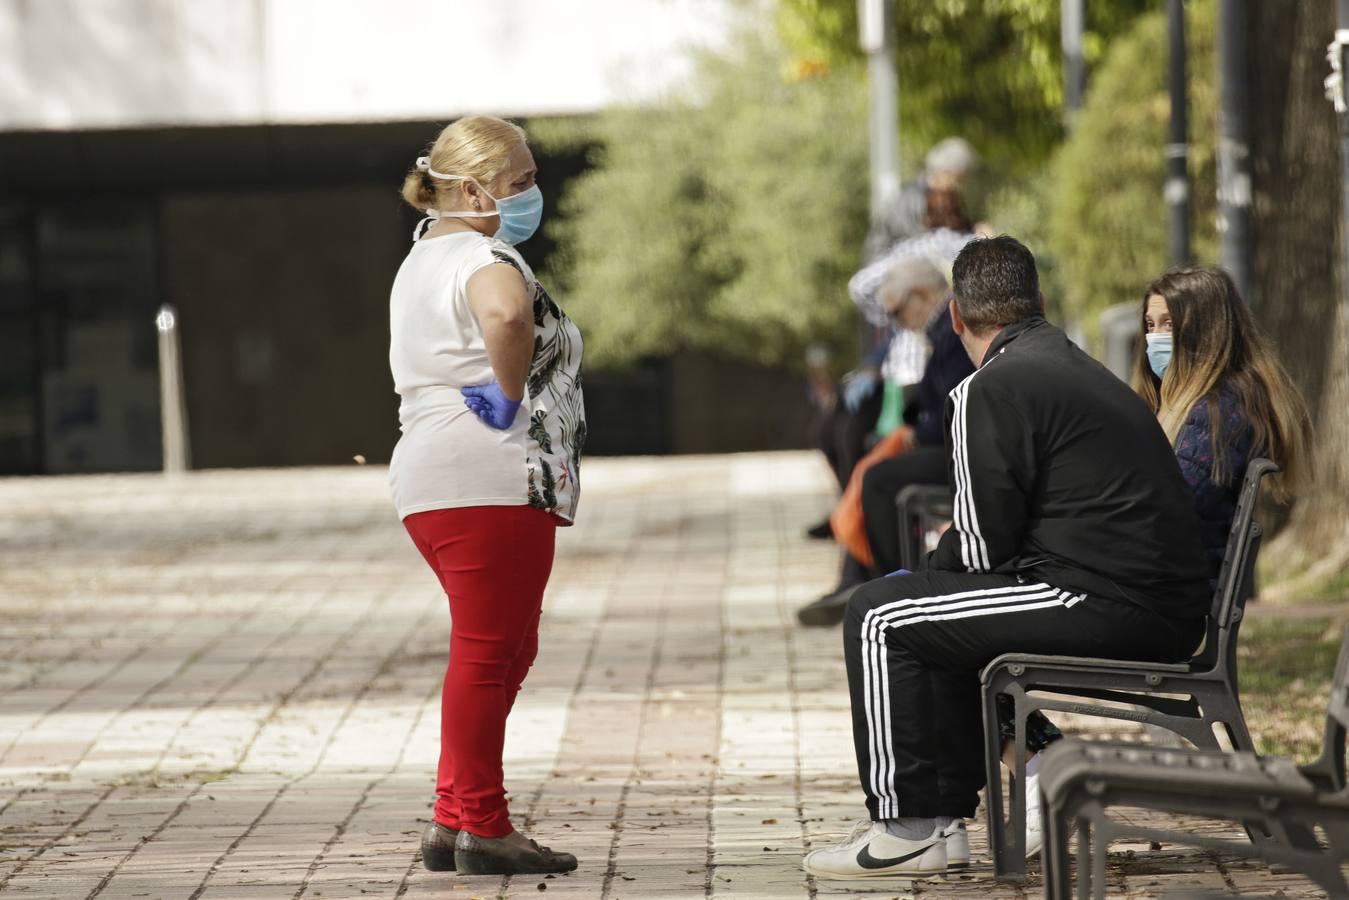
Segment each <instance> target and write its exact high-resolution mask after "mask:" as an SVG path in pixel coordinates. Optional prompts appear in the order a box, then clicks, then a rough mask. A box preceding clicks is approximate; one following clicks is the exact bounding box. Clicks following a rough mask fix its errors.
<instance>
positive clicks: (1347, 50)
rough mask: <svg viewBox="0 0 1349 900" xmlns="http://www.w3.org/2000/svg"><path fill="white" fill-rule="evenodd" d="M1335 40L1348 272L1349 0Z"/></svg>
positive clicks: (1343, 0)
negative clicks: (1348, 91) (1348, 81)
mask: <svg viewBox="0 0 1349 900" xmlns="http://www.w3.org/2000/svg"><path fill="white" fill-rule="evenodd" d="M1335 29H1336V30H1335V43H1334V44H1332V45H1331V46H1332V48H1333V50H1332V52H1336V53H1338V54H1339V64H1340V79H1341V80H1340V84H1339V89H1340V100H1339V102H1338V104H1337V107H1336V108H1337V110H1338V111H1339V113H1340V167H1341V173H1340V202H1341V204H1342V209H1341V211H1340V214H1341V215H1342V216H1343V218H1344V222H1343V225H1342V226H1341V227H1342V230H1343V232H1344V235H1343V238H1342V239H1343V241H1344V246H1343V247H1342V248H1341V250H1342V252H1343V253H1344V256H1345V258H1344V263H1345V265H1344V271H1345V272H1349V112H1347V111H1346V110H1345V108H1344V107H1345V104H1344V87H1345V85H1344V78H1345V77H1346V75H1349V0H1339V10H1338V22H1337V23H1336V25H1335ZM1344 281H1345V282H1346V284H1345V285H1342V286H1341V287H1340V304H1341V305H1342V306H1344V307H1349V277H1345V278H1344Z"/></svg>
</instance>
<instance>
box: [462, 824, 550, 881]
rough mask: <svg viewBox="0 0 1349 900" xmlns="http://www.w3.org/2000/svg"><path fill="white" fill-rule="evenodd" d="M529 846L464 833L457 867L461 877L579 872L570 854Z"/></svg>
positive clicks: (536, 845) (535, 844)
mask: <svg viewBox="0 0 1349 900" xmlns="http://www.w3.org/2000/svg"><path fill="white" fill-rule="evenodd" d="M529 846H530V849H525V848H523V847H518V846H516V845H515V844H512V843H509V842H507V841H506V839H505V838H485V837H478V836H477V835H476V834H469V833H468V832H467V831H461V832H459V840H458V841H456V842H455V845H454V863H455V865H456V866H457V867H458V869H459V874H461V875H542V874H545V873H554V872H570V871H571V870H572V869H575V868H576V857H574V856H572V855H571V854H570V853H558V852H555V851H553V850H550V849H548V848H547V847H540V846H539V845H538V844H537V843H535V842H534V841H530V842H529Z"/></svg>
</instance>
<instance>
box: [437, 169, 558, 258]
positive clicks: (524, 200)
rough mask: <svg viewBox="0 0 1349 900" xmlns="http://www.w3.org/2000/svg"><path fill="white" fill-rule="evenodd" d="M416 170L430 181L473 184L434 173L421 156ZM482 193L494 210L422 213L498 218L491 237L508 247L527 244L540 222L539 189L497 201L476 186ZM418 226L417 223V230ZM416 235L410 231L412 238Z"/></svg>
mask: <svg viewBox="0 0 1349 900" xmlns="http://www.w3.org/2000/svg"><path fill="white" fill-rule="evenodd" d="M417 168H419V169H421V170H422V171H423V172H426V173H428V174H429V175H430V176H431V177H432V178H441V179H444V180H445V181H473V182H474V183H477V179H476V178H472V177H471V176H467V175H448V174H445V173H443V172H437V171H436V170H435V169H433V168H431V163H430V160H428V159H427V158H426V157H425V156H423V157H420V158H419V159H418V160H417ZM478 187H479V188H481V189H482V192H483V193H484V194H487V196H488V197H490V198H491V200H492V202H493V203H495V204H496V209H492V210H487V211H486V212H469V211H468V210H459V209H442V210H435V209H428V210H427V211H426V214H427V215H428V216H429V217H430V218H432V219H440V218H447V219H487V218H491V217H492V216H500V217H501V225H500V226H498V227H497V230H496V234H494V235H492V237H494V238H497V239H498V240H503V241H505V242H506V243H508V244H518V243H520V242H521V241H527V240H529V239H530V238H531V237H533V235H534V232H535V231H537V230H538V228H539V222H540V221H541V220H542V219H543V191H541V190H539V186H538V185H537V184H536V185H533V186H531V187H529V188H528V189H526V190H523V191H521V192H520V193H518V194H512V195H511V196H509V197H502V198H500V199H497V198H496V197H492V195H491V194H490V193H488V191H487V188H485V187H482V185H481V184H478ZM420 227H421V223H420V222H419V223H418V228H419V229H420ZM417 233H418V232H416V231H414V232H413V237H414V238H415V237H416V235H417Z"/></svg>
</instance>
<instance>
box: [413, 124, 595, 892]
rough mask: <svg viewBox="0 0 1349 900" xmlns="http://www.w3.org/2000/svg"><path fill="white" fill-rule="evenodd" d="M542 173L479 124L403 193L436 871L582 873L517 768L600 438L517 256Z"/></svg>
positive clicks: (458, 132) (440, 141)
mask: <svg viewBox="0 0 1349 900" xmlns="http://www.w3.org/2000/svg"><path fill="white" fill-rule="evenodd" d="M535 171H536V170H535V166H534V158H533V156H532V155H531V154H530V152H529V147H528V145H527V144H526V142H525V134H524V132H523V131H522V130H521V129H520V128H518V127H517V126H515V125H512V124H511V123H509V122H505V121H503V120H501V119H498V118H495V117H493V116H471V117H468V118H465V119H460V120H459V121H457V122H455V123H454V124H452V125H450V126H448V127H447V128H445V130H444V131H442V132H441V133H440V135H439V137H437V138H436V140H435V143H434V144H433V145H432V146H431V149H430V150H429V151H428V153H427V155H426V156H423V157H421V158H420V159H418V160H417V163H416V165H415V167H414V168H413V169H412V171H411V172H409V173H408V176H407V179H406V181H405V183H404V185H403V197H404V199H405V200H407V202H408V203H410V204H411V205H412V206H414V207H416V208H417V209H418V210H421V211H423V212H425V213H426V215H427V218H426V219H423V220H422V222H421V223H419V224H418V226H417V229H416V232H415V233H414V234H413V240H414V243H413V245H412V249H411V250H410V251H409V252H408V256H407V259H405V260H404V261H403V265H402V267H401V268H400V269H399V270H398V276H397V278H395V280H394V284H393V291H392V295H391V297H390V303H389V313H390V345H389V365H390V368H391V369H392V370H393V377H394V387H395V389H396V390H397V392H398V394H399V396H400V397H401V398H402V403H401V405H400V407H399V411H398V416H399V422H400V424H401V430H402V437H401V438H400V440H399V442H398V446H397V447H396V448H395V449H394V453H393V459H392V460H391V461H390V464H389V482H390V486H391V487H392V490H393V499H394V503H395V505H396V506H397V507H398V515H399V516H400V517H401V518H402V520H403V524H404V526H405V527H406V528H407V530H408V534H410V535H411V536H412V540H413V542H414V543H415V544H416V545H417V549H418V550H420V551H421V553H422V556H423V557H425V558H426V561H427V563H428V564H429V565H430V566H431V568H432V570H433V571H435V573H436V575H437V577H439V579H440V582H441V584H442V585H443V586H444V588H445V593H446V595H448V597H449V601H450V620H451V630H450V660H449V666H448V668H447V670H446V672H445V687H444V692H443V694H442V697H441V732H440V733H441V746H440V766H439V772H438V777H437V781H436V805H435V814H434V816H433V821H432V823H431V825H430V827H429V828H428V829H427V831H426V834H425V835H424V836H423V837H422V860H423V862H424V864H425V865H426V867H427V868H428V869H432V870H435V871H447V870H453V869H456V868H457V869H458V870H459V871H460V872H465V873H470V874H517V873H526V872H529V873H538V872H567V871H571V870H572V869H574V868H576V857H574V856H572V855H571V854H569V853H558V852H554V851H552V850H549V849H548V848H547V847H540V846H539V845H538V844H536V843H535V842H534V841H532V840H530V839H529V838H527V837H525V836H524V835H522V834H520V832H518V831H516V830H515V829H514V828H512V827H511V822H510V816H509V812H508V810H507V808H506V792H505V788H504V786H503V784H502V770H501V752H502V744H503V741H504V738H505V730H506V716H507V715H508V714H509V713H510V709H511V705H512V704H513V703H514V701H515V697H516V694H517V693H518V692H519V690H520V684H521V682H523V681H524V678H525V674H526V673H527V672H528V671H529V666H530V664H531V663H532V662H533V661H534V654H535V652H536V650H537V649H538V627H539V611H540V607H541V604H542V600H543V590H544V587H545V586H546V585H547V583H548V575H549V572H550V571H551V569H552V564H553V537H554V531H555V529H556V527H557V526H558V525H569V524H571V521H572V518H573V516H574V515H575V513H576V500H577V490H578V484H577V474H578V470H579V464H580V458H581V447H582V444H583V443H584V441H585V412H584V407H583V404H582V399H581V376H580V368H581V335H580V332H579V331H578V330H577V328H576V326H575V325H574V324H573V323H572V321H571V320H570V319H568V318H567V317H566V315H565V314H563V312H562V310H561V309H559V308H558V306H557V304H556V303H554V302H553V301H552V300H551V299H550V298H549V296H548V294H547V292H546V291H545V290H544V289H543V287H542V285H540V284H539V282H538V281H537V280H536V279H535V278H534V273H533V272H532V271H531V270H530V268H529V266H528V265H526V264H525V261H524V259H522V258H521V256H520V254H519V253H518V252H517V251H516V249H515V246H514V245H515V244H517V243H519V242H521V241H524V240H526V239H527V238H529V236H530V235H532V234H533V233H534V230H535V229H536V228H537V227H538V224H539V218H540V216H541V214H542V211H543V198H542V196H541V195H540V193H539V188H538V186H537V185H535V184H534V175H535ZM428 221H429V222H430V227H429V228H427V227H425V226H426V224H427V222H428Z"/></svg>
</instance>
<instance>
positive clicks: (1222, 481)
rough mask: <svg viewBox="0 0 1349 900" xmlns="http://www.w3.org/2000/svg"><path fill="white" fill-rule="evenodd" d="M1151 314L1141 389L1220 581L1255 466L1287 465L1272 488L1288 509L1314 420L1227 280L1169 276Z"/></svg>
mask: <svg viewBox="0 0 1349 900" xmlns="http://www.w3.org/2000/svg"><path fill="white" fill-rule="evenodd" d="M1141 316H1142V325H1143V333H1144V338H1145V340H1144V342H1142V343H1141V344H1140V347H1139V350H1138V355H1137V358H1136V360H1135V363H1134V373H1133V388H1134V390H1135V391H1137V392H1138V394H1139V396H1141V397H1142V398H1143V400H1144V401H1145V402H1146V403H1147V404H1148V407H1149V408H1150V409H1152V411H1153V412H1154V413H1156V414H1157V419H1158V421H1159V422H1160V423H1161V425H1162V428H1163V430H1165V431H1166V436H1167V437H1168V438H1170V439H1171V443H1172V444H1173V445H1174V446H1175V448H1176V458H1177V460H1178V461H1179V463H1180V467H1181V471H1182V472H1183V473H1184V474H1185V480H1186V481H1187V482H1189V485H1190V488H1191V489H1192V490H1193V491H1194V495H1195V511H1196V512H1197V513H1198V514H1199V519H1200V525H1201V527H1202V530H1203V539H1204V548H1205V551H1206V552H1207V554H1208V556H1209V562H1210V566H1211V570H1212V573H1213V575H1212V577H1213V578H1215V579H1216V578H1217V574H1218V569H1219V567H1220V566H1221V564H1222V558H1223V553H1224V552H1225V548H1226V544H1227V533H1228V531H1229V530H1230V529H1231V526H1232V516H1233V515H1234V514H1235V512H1236V504H1237V495H1238V494H1239V493H1240V490H1241V482H1242V478H1243V476H1244V475H1245V470H1246V465H1247V463H1248V462H1249V461H1250V459H1251V458H1252V457H1255V456H1264V457H1267V458H1269V459H1271V460H1273V461H1274V462H1275V463H1276V464H1278V466H1279V468H1280V469H1281V470H1282V471H1281V472H1279V473H1278V474H1276V475H1275V476H1273V477H1272V479H1271V487H1272V489H1273V493H1274V495H1275V497H1276V498H1278V499H1280V500H1284V501H1286V500H1287V499H1288V498H1289V497H1290V496H1291V495H1292V494H1293V493H1294V492H1295V491H1296V489H1297V487H1298V485H1299V483H1300V481H1301V479H1302V478H1303V477H1304V467H1305V465H1306V458H1307V451H1308V447H1309V445H1310V437H1311V420H1310V417H1309V416H1308V414H1307V407H1306V404H1305V403H1304V402H1303V400H1302V397H1301V395H1300V394H1299V393H1298V391H1297V388H1295V387H1294V386H1293V382H1292V379H1290V378H1289V377H1288V373H1287V372H1286V371H1285V370H1284V367H1283V366H1282V364H1280V362H1279V358H1278V356H1277V355H1276V354H1275V352H1274V349H1273V348H1272V347H1271V346H1270V343H1269V341H1268V340H1267V339H1266V338H1265V336H1264V335H1263V334H1262V333H1261V332H1260V329H1259V328H1258V327H1257V326H1256V324H1255V319H1254V317H1253V316H1252V315H1251V311H1250V309H1249V308H1248V307H1247V306H1246V304H1245V302H1243V300H1242V299H1241V296H1240V294H1239V293H1238V292H1237V287H1236V284H1235V283H1233V281H1232V278H1231V277H1230V276H1229V275H1228V274H1227V273H1226V272H1224V271H1222V270H1221V269H1211V268H1186V269H1177V270H1174V271H1171V272H1167V273H1165V274H1163V275H1162V276H1161V277H1159V278H1157V279H1156V280H1155V281H1153V282H1152V283H1151V284H1149V285H1148V286H1147V289H1146V290H1144V291H1143V303H1142V312H1141Z"/></svg>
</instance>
